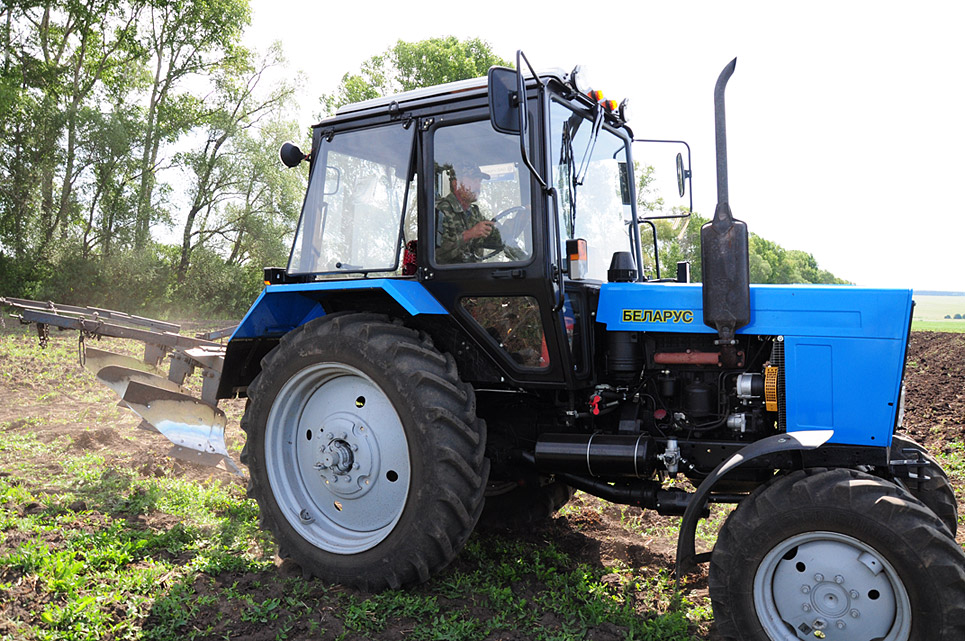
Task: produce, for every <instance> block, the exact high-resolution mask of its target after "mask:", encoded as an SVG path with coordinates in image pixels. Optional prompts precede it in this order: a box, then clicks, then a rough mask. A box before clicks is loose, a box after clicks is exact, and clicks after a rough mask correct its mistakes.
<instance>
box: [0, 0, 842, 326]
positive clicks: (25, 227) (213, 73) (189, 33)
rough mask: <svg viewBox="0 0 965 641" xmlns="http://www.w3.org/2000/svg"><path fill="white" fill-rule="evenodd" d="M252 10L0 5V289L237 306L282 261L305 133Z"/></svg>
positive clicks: (22, 0) (327, 103)
mask: <svg viewBox="0 0 965 641" xmlns="http://www.w3.org/2000/svg"><path fill="white" fill-rule="evenodd" d="M249 18H250V9H249V6H248V0H120V1H118V0H72V1H71V2H53V1H51V0H46V1H38V0H13V1H10V2H7V3H6V4H3V5H0V45H2V60H0V295H4V296H16V297H24V298H34V299H40V300H54V301H58V302H62V303H73V304H92V305H96V306H100V307H108V308H114V309H120V310H124V311H128V312H132V313H141V314H152V315H161V316H164V315H167V316H178V317H201V316H205V317H209V318H210V317H214V316H218V317H238V316H240V315H241V314H242V313H243V312H244V311H245V309H246V308H247V306H248V305H249V304H250V302H251V301H252V300H253V298H254V297H255V295H256V294H257V292H258V290H259V289H260V287H261V268H262V267H263V266H267V265H284V264H285V263H286V261H287V255H288V243H289V242H290V239H291V236H292V233H293V231H294V227H295V224H296V221H297V218H298V213H299V208H300V205H301V200H302V196H303V193H304V189H305V180H306V172H305V171H304V167H303V168H302V169H301V170H295V171H291V170H287V169H285V168H284V167H283V166H282V165H281V164H280V162H279V161H278V156H277V151H278V148H279V146H280V145H281V143H282V142H283V141H285V140H294V141H296V142H297V143H300V144H302V145H303V148H306V149H307V147H308V141H307V136H308V132H307V130H305V129H299V127H298V125H297V123H295V122H294V120H293V119H292V116H291V114H292V113H293V110H294V107H295V106H296V103H295V100H296V96H295V91H296V88H295V86H293V84H292V83H291V82H289V81H287V80H285V79H286V78H290V77H291V74H290V73H287V72H285V71H282V72H279V71H278V70H279V68H282V67H283V65H284V60H283V57H282V53H281V50H280V47H279V46H275V47H273V48H271V49H270V50H268V51H266V52H262V53H260V54H259V53H257V52H254V51H250V50H248V49H246V48H245V47H244V46H242V44H241V37H242V34H243V30H244V28H245V27H246V26H247V25H248V23H249ZM493 64H509V63H508V62H507V61H506V60H503V59H502V58H500V57H499V56H497V55H496V54H494V53H493V52H492V50H491V49H490V47H489V45H488V43H486V42H485V41H482V40H479V39H468V40H458V39H456V38H452V37H448V38H434V39H429V40H424V41H420V42H415V43H407V42H403V41H399V42H397V43H396V44H395V45H393V46H391V47H389V48H388V49H386V50H385V51H384V52H383V53H381V54H379V55H376V56H373V57H372V58H370V59H369V60H367V61H366V62H365V63H363V65H362V67H361V68H360V69H359V70H358V71H357V72H350V73H346V74H345V76H344V77H343V78H342V82H341V83H340V85H339V86H338V87H337V88H336V89H335V91H334V92H333V93H332V94H329V95H325V96H322V97H321V99H320V103H321V108H322V110H323V111H324V112H326V113H331V112H332V111H334V109H335V108H336V107H338V106H339V105H341V104H344V103H346V102H352V101H355V100H360V99H365V98H370V97H374V96H378V95H383V94H385V93H390V92H394V91H399V90H405V89H411V88H415V87H419V86H428V85H433V84H438V83H441V82H448V81H452V80H459V79H463V78H470V77H477V76H480V75H484V74H485V72H486V70H487V69H488V68H489V66H490V65H493ZM645 179H646V177H645V176H644V178H642V180H645ZM641 193H644V189H643V188H641ZM653 206H654V203H650V204H649V205H648V208H651V209H652V208H653ZM702 222H705V221H704V220H703V219H701V218H700V217H699V216H696V215H695V216H694V217H692V218H691V219H689V221H684V222H681V221H661V222H660V223H658V227H659V229H660V237H661V249H660V253H661V263H662V265H663V266H664V269H665V271H669V270H672V269H673V265H674V264H675V263H676V261H677V260H690V261H691V262H692V264H693V275H694V278H695V280H699V277H700V264H699V245H698V241H699V229H700V224H701V223H702ZM645 229H646V228H645ZM645 234H646V231H645ZM645 238H646V235H645ZM751 252H752V255H751V278H752V281H754V282H842V281H840V280H838V279H836V278H835V277H834V276H832V275H831V274H829V273H827V272H825V271H823V270H820V269H819V268H818V266H817V264H816V262H815V261H814V258H813V257H812V256H811V255H809V254H806V253H804V252H799V251H787V250H784V249H783V248H781V247H780V246H778V245H776V244H774V243H772V242H769V241H766V240H764V239H761V238H758V237H756V236H753V235H752V238H751ZM649 260H650V261H651V263H652V257H650V259H649ZM664 275H665V276H666V275H670V274H668V273H665V274H664Z"/></svg>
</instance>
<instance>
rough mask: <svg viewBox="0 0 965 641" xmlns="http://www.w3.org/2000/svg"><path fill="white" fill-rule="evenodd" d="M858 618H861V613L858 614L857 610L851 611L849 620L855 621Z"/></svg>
mask: <svg viewBox="0 0 965 641" xmlns="http://www.w3.org/2000/svg"><path fill="white" fill-rule="evenodd" d="M859 616H861V613H860V612H858V611H857V610H852V611H851V618H852V619H857V618H858V617H859Z"/></svg>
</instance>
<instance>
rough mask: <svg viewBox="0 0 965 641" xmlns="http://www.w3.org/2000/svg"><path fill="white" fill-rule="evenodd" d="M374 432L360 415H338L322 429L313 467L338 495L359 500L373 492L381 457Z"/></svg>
mask: <svg viewBox="0 0 965 641" xmlns="http://www.w3.org/2000/svg"><path fill="white" fill-rule="evenodd" d="M372 434H373V430H372V429H371V428H370V427H369V426H368V425H366V424H365V422H364V421H363V420H361V419H360V418H359V417H357V416H352V415H349V414H341V413H340V414H334V415H332V416H329V417H327V419H326V420H325V422H324V424H323V426H322V427H321V428H319V429H318V440H319V442H320V445H319V447H318V449H317V450H316V452H315V459H314V465H313V467H314V468H315V470H316V471H317V472H318V476H319V477H320V478H321V479H322V481H323V482H324V483H325V488H326V489H327V490H328V491H329V492H331V493H332V494H334V495H335V496H338V497H342V498H359V497H361V496H364V495H365V494H366V493H367V492H369V491H370V490H371V489H372V478H373V476H375V475H377V474H378V473H379V465H380V463H381V456H380V453H379V444H378V441H377V439H375V438H373V437H372Z"/></svg>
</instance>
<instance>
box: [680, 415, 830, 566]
mask: <svg viewBox="0 0 965 641" xmlns="http://www.w3.org/2000/svg"><path fill="white" fill-rule="evenodd" d="M833 435H834V430H801V431H796V432H786V433H781V434H775V435H773V436H769V437H767V438H762V439H761V440H759V441H755V442H754V443H751V444H750V445H748V446H747V447H745V448H742V449H741V451H739V452H737V453H736V454H734V455H733V456H731V457H730V458H728V459H727V460H725V461H724V462H722V463H721V464H720V465H718V466H717V467H716V468H714V471H713V472H711V473H710V475H708V476H707V478H705V479H704V480H703V481H702V482H701V483H700V486H699V487H698V488H697V491H696V492H694V495H693V496H692V497H691V498H690V502H689V503H688V504H687V509H686V510H685V511H684V515H683V518H682V519H681V520H680V534H679V535H678V536H677V565H676V575H677V581H678V582H679V581H680V577H681V576H683V573H684V572H686V571H689V570H690V569H692V568H693V567H694V565H695V563H696V557H697V550H696V548H695V543H694V539H695V537H696V533H697V521H698V520H700V516H701V513H702V512H703V511H704V507H705V506H706V504H707V497H708V496H709V495H710V492H711V490H713V489H714V486H715V485H717V483H718V481H720V480H721V479H722V478H723V477H724V476H726V475H727V474H728V473H729V472H731V471H732V470H734V469H736V468H738V467H740V466H741V465H743V464H744V463H747V462H748V461H753V460H754V459H757V458H760V457H762V456H770V455H771V454H776V453H778V452H791V451H806V450H816V449H817V448H819V447H821V446H822V445H824V444H825V443H827V442H828V440H830V439H831V437H832V436H833Z"/></svg>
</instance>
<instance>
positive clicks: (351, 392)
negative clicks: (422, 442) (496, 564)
mask: <svg viewBox="0 0 965 641" xmlns="http://www.w3.org/2000/svg"><path fill="white" fill-rule="evenodd" d="M265 440H266V442H267V443H269V444H270V445H269V446H268V447H270V448H271V452H270V456H269V457H268V474H269V479H270V481H271V483H272V488H273V491H274V492H275V496H276V500H277V501H278V503H279V506H280V507H281V509H282V510H283V512H284V513H285V514H286V516H287V517H288V521H289V523H290V524H291V525H292V526H293V527H294V528H296V530H298V531H299V534H300V535H301V536H302V537H303V538H305V539H306V540H307V541H309V542H310V543H312V544H313V545H315V546H317V547H319V548H321V549H323V550H327V551H331V552H336V553H340V554H354V553H357V552H361V551H363V550H366V549H369V548H370V547H371V546H373V545H375V544H376V543H378V542H379V541H381V540H382V539H383V538H384V537H385V536H387V535H388V533H389V532H390V531H391V529H392V527H393V526H394V524H395V523H396V522H397V521H398V519H399V518H400V516H401V514H402V510H403V508H404V507H405V504H406V498H407V496H408V488H409V481H410V463H409V448H408V444H407V442H406V434H405V429H404V427H403V425H402V422H401V420H400V419H399V416H398V413H397V412H396V411H395V408H394V407H393V406H392V403H391V401H390V400H389V399H388V397H387V396H386V395H385V393H384V392H383V391H382V389H381V388H379V387H378V386H377V385H376V384H375V383H374V382H373V381H372V380H371V379H370V378H368V377H366V376H364V375H363V374H362V373H361V372H359V371H358V370H356V369H354V368H352V367H349V366H347V365H344V364H341V363H318V364H315V365H313V366H310V367H307V368H305V369H303V370H301V371H300V372H298V373H297V374H296V375H294V376H293V377H292V378H291V379H290V380H289V381H288V383H286V384H285V386H284V387H283V388H282V389H281V390H280V391H279V393H278V400H277V401H276V402H275V405H274V406H273V409H272V412H271V413H270V415H269V418H268V423H267V425H266V435H265Z"/></svg>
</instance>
